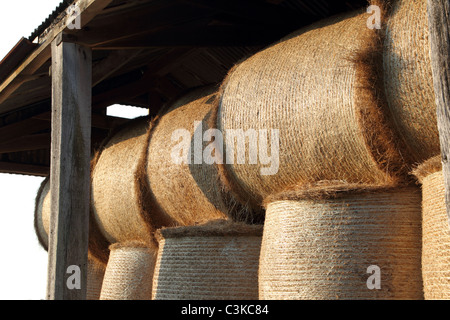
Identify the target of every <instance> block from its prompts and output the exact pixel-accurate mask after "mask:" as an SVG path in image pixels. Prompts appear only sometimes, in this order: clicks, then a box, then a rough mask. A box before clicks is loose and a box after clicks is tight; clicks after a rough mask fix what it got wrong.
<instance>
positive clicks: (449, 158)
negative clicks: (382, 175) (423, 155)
mask: <svg viewBox="0 0 450 320" xmlns="http://www.w3.org/2000/svg"><path fill="white" fill-rule="evenodd" d="M428 20H429V28H430V43H431V61H432V70H433V82H434V91H435V96H436V105H437V121H438V127H439V139H440V143H441V154H442V169H443V173H444V182H445V191H446V196H445V198H446V203H447V215H448V217H449V219H450V1H449V0H428Z"/></svg>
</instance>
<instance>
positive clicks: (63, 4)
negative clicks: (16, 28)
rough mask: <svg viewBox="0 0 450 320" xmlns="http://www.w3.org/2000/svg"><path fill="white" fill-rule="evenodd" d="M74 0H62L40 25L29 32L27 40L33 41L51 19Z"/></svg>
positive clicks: (49, 24)
mask: <svg viewBox="0 0 450 320" xmlns="http://www.w3.org/2000/svg"><path fill="white" fill-rule="evenodd" d="M75 1H76V0H63V1H61V3H60V4H59V5H58V6H57V7H56V9H55V10H53V12H52V13H51V14H50V15H49V16H48V17H47V19H45V20H44V21H43V22H42V23H41V25H40V26H38V27H37V28H36V29H34V31H33V32H32V33H31V35H30V36H29V37H28V40H30V41H33V40H34V39H36V37H38V36H39V35H40V34H41V33H42V32H44V31H45V29H47V28H48V27H50V26H51V25H52V23H53V21H54V20H55V19H56V18H57V17H58V16H59V15H60V14H61V13H63V12H64V11H65V10H66V9H67V8H68V7H69V6H70V5H71V4H72V3H74V2H75Z"/></svg>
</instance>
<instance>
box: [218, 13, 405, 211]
mask: <svg viewBox="0 0 450 320" xmlns="http://www.w3.org/2000/svg"><path fill="white" fill-rule="evenodd" d="M368 18H369V16H368V15H367V14H366V13H365V12H364V13H362V12H359V11H358V12H352V13H346V14H345V15H342V16H338V17H333V18H330V19H327V20H324V21H321V22H318V23H316V24H313V25H311V26H309V27H306V28H304V29H301V30H299V31H297V32H295V33H293V34H291V35H290V36H288V37H286V38H284V39H282V40H281V41H280V42H279V43H276V44H274V45H272V46H271V47H269V48H267V49H265V50H263V51H261V52H259V53H257V54H255V55H253V56H252V57H250V58H249V59H247V60H245V61H243V62H241V63H240V64H238V65H237V66H236V67H235V68H233V69H232V70H231V71H230V73H229V74H228V76H227V78H226V79H225V81H224V83H223V85H222V88H221V96H220V103H219V108H218V114H217V115H216V121H217V126H218V129H219V130H221V131H222V132H223V135H224V142H225V147H224V153H225V154H226V159H227V161H226V164H225V165H224V166H223V167H224V169H223V171H224V180H225V181H227V183H225V184H228V185H229V189H231V190H235V193H237V194H241V198H242V199H244V200H245V199H248V201H249V202H250V203H251V204H252V206H254V207H257V206H258V205H260V204H261V202H262V199H264V198H266V197H267V196H269V195H270V194H274V193H278V192H281V191H282V190H283V189H284V188H286V187H287V186H289V185H293V184H302V183H312V182H316V181H321V180H343V181H346V182H348V183H370V184H380V185H393V184H395V183H397V182H398V180H399V179H400V178H399V177H400V176H402V174H403V173H406V172H407V171H405V164H404V157H405V155H402V152H401V151H402V150H403V148H404V146H402V145H400V144H399V142H398V141H399V140H398V139H396V134H395V130H394V129H392V124H391V122H390V119H389V117H387V116H386V112H385V109H386V108H387V106H385V97H384V95H383V92H384V88H383V87H382V86H383V81H382V77H381V76H379V70H380V69H381V68H382V42H381V41H380V34H379V32H377V31H376V30H371V29H369V28H368V27H367V20H368ZM239 130H240V132H241V133H248V134H250V133H252V132H256V133H255V134H256V137H254V138H252V142H253V144H252V143H250V142H249V141H250V139H247V140H246V141H245V144H244V143H243V141H244V140H243V139H240V141H239V142H238V141H237V139H234V135H236V132H239ZM251 130H254V131H251ZM265 130H266V131H265ZM276 130H279V131H278V132H279V134H278V137H277V131H276ZM271 139H272V140H271ZM277 141H278V143H276V142H277ZM262 142H263V143H264V142H265V144H266V145H267V144H268V145H269V147H268V148H267V149H268V150H266V148H265V146H264V144H262ZM271 142H272V145H271ZM261 146H262V147H261ZM261 148H262V150H263V151H265V152H267V154H265V152H262V151H261ZM277 149H278V150H277ZM230 150H231V151H234V152H230ZM233 153H234V155H233ZM238 154H245V155H246V158H245V160H246V161H245V163H239V158H238ZM250 154H253V157H254V159H253V163H251V161H252V160H251V159H250ZM270 154H272V156H273V158H274V159H272V160H273V161H272V162H271V163H270V162H269V161H268V159H267V157H268V156H270ZM256 155H258V159H255V158H256ZM255 160H257V161H255ZM241 162H242V159H241ZM264 162H266V164H265V163H264ZM267 162H269V164H267ZM272 169H274V170H272ZM276 169H278V170H276ZM262 170H265V172H263V171H262ZM236 190H237V191H236Z"/></svg>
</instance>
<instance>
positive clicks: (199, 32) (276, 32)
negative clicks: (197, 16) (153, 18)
mask: <svg viewBox="0 0 450 320" xmlns="http://www.w3.org/2000/svg"><path fill="white" fill-rule="evenodd" d="M290 31H291V30H290V29H288V28H266V27H260V26H252V27H243V26H225V25H212V26H201V27H198V26H192V27H190V26H188V27H186V28H176V27H173V28H168V29H166V30H163V31H161V32H158V33H156V34H144V35H139V36H136V37H128V38H127V39H123V40H119V41H110V42H108V43H107V44H103V45H99V46H96V47H95V50H124V49H144V48H155V47H169V48H170V47H188V48H193V47H196V48H198V47H231V46H232V47H241V46H266V45H268V44H270V43H272V42H274V41H277V40H279V39H280V38H282V37H284V36H286V35H287V34H289V32H290Z"/></svg>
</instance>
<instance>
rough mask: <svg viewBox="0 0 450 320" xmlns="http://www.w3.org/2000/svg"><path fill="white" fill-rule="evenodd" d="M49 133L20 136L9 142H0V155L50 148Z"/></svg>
mask: <svg viewBox="0 0 450 320" xmlns="http://www.w3.org/2000/svg"><path fill="white" fill-rule="evenodd" d="M50 136H51V135H50V133H41V134H32V135H25V136H21V137H19V138H17V139H12V140H10V141H6V142H4V141H1V142H0V153H9V152H19V151H29V150H39V149H46V148H50V141H51V137H50Z"/></svg>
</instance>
